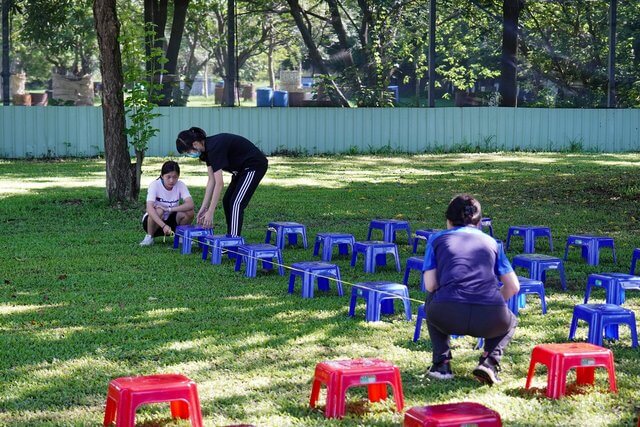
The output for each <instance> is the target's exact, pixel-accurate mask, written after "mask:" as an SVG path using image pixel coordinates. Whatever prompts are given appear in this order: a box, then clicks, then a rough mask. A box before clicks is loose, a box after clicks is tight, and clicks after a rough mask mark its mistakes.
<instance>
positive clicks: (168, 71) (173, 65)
mask: <svg viewBox="0 0 640 427" xmlns="http://www.w3.org/2000/svg"><path fill="white" fill-rule="evenodd" d="M188 7H189V0H174V2H173V20H172V23H171V35H170V36H169V44H168V45H167V50H166V53H165V56H166V58H167V63H166V64H164V70H165V71H164V73H163V74H164V75H165V76H166V79H165V80H163V83H162V95H163V96H162V99H161V100H160V101H159V102H158V105H165V106H167V105H173V104H174V95H173V93H174V90H179V88H180V79H179V77H178V75H177V70H178V54H179V53H180V44H181V43H182V34H183V33H184V23H185V20H186V18H187V8H188ZM163 31H164V27H163Z"/></svg>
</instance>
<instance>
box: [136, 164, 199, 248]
mask: <svg viewBox="0 0 640 427" xmlns="http://www.w3.org/2000/svg"><path fill="white" fill-rule="evenodd" d="M179 178H180V166H179V165H178V163H176V162H174V161H168V162H165V163H164V164H163V165H162V169H161V171H160V177H159V178H158V179H156V180H154V181H152V182H151V184H150V185H149V190H148V191H147V211H146V212H145V214H144V216H143V217H142V228H143V229H144V231H145V232H146V233H147V234H146V236H144V239H143V240H142V242H140V246H151V245H153V238H154V237H158V236H162V235H168V234H171V232H172V231H175V230H176V226H177V225H185V224H191V221H193V217H194V208H193V199H192V198H191V194H189V190H188V189H187V186H186V185H185V184H184V182H182V181H180V179H179ZM180 200H182V201H183V203H182V204H180Z"/></svg>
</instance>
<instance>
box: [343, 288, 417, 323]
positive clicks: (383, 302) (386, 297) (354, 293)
mask: <svg viewBox="0 0 640 427" xmlns="http://www.w3.org/2000/svg"><path fill="white" fill-rule="evenodd" d="M358 297H361V298H363V299H364V300H365V304H366V311H365V320H366V321H367V322H377V321H379V320H380V314H381V313H383V314H393V312H394V311H393V300H394V299H400V300H402V303H403V304H404V313H405V316H406V318H407V320H411V302H410V301H409V290H408V289H407V287H406V286H405V285H401V284H399V283H393V282H360V283H356V284H355V285H353V287H352V288H351V301H350V303H349V316H350V317H354V316H355V314H356V302H357V299H358Z"/></svg>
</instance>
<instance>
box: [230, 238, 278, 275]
mask: <svg viewBox="0 0 640 427" xmlns="http://www.w3.org/2000/svg"><path fill="white" fill-rule="evenodd" d="M274 258H276V259H277V263H278V274H280V275H281V276H284V267H283V261H282V251H281V250H280V249H279V248H277V247H276V246H273V245H269V244H266V243H254V244H244V245H240V246H238V256H237V257H236V267H235V270H236V271H240V267H241V266H242V262H243V261H244V262H245V263H246V265H247V269H246V271H245V276H246V277H256V275H257V274H258V260H260V261H262V268H264V269H265V270H271V269H272V268H273V259H274Z"/></svg>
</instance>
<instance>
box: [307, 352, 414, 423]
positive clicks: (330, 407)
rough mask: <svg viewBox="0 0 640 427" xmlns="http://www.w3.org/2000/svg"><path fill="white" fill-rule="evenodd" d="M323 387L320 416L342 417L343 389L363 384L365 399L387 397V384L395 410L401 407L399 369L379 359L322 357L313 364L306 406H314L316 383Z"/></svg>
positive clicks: (374, 399) (317, 393)
mask: <svg viewBox="0 0 640 427" xmlns="http://www.w3.org/2000/svg"><path fill="white" fill-rule="evenodd" d="M322 384H324V385H325V386H326V387H327V406H326V408H325V410H324V416H325V417H327V418H342V417H343V416H344V413H345V408H346V397H347V396H346V395H347V389H348V388H350V387H354V386H367V388H368V394H369V401H371V402H379V401H380V400H383V399H386V398H387V384H389V385H390V386H391V388H392V389H393V399H394V400H395V402H396V408H397V409H398V411H402V408H403V407H404V395H403V393H402V379H401V378H400V370H399V369H398V367H397V366H395V365H393V364H392V363H389V362H385V361H384V360H381V359H354V360H334V361H325V362H321V363H318V364H317V365H316V372H315V375H314V378H313V386H312V388H311V399H310V401H309V406H311V407H312V408H315V407H316V402H317V401H318V395H319V394H320V386H321V385H322Z"/></svg>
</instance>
